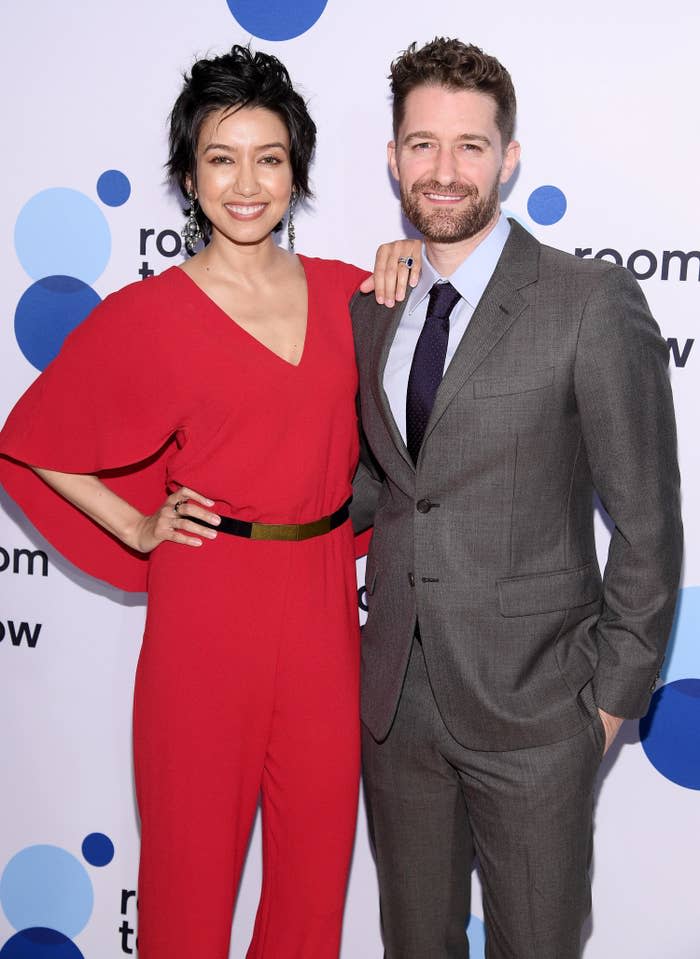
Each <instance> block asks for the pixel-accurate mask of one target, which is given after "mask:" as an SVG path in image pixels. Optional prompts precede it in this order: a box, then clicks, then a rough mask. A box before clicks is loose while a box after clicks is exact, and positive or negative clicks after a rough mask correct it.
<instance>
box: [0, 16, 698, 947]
mask: <svg viewBox="0 0 700 959" xmlns="http://www.w3.org/2000/svg"><path fill="white" fill-rule="evenodd" d="M324 8H325V9H324ZM688 10H692V5H683V7H682V6H681V4H680V3H678V4H676V3H674V2H667V3H665V4H663V5H660V4H657V3H652V2H650V0H636V2H631V0H618V2H616V3H600V2H598V0H594V2H593V3H589V4H587V5H583V6H582V5H579V6H575V5H565V4H562V3H559V2H557V3H555V2H551V3H550V2H546V0H533V2H532V3H530V4H523V3H520V2H516V0H501V3H499V4H498V5H496V6H494V5H483V4H482V5H480V6H477V5H476V4H467V3H463V2H450V0H432V2H431V3H429V4H426V3H419V2H418V0H404V2H403V3H392V4H388V3H383V4H382V3H377V2H376V0H353V2H352V3H347V2H342V0H328V2H327V4H326V3H324V2H323V0H295V2H292V0H267V2H266V3H265V4H262V3H256V2H255V0H229V3H228V4H227V2H225V0H200V2H198V3H186V2H185V0H170V2H168V3H165V2H163V0H152V2H150V3H140V2H138V3H137V2H136V0H123V2H121V3H118V2H117V0H106V2H103V3H90V2H85V0H83V2H80V0H74V2H73V3H71V4H58V3H53V2H49V0H39V2H34V3H25V4H21V5H20V4H18V5H12V9H11V10H9V9H7V10H6V11H5V16H4V18H3V19H4V24H5V32H4V35H5V41H4V43H3V46H4V51H3V52H4V56H3V58H2V61H0V71H1V72H2V77H1V78H2V88H3V90H4V91H5V104H4V109H3V116H4V123H3V127H4V131H3V132H4V143H5V146H4V149H3V151H2V158H1V159H0V163H1V164H2V177H1V179H0V182H1V183H2V184H3V194H4V195H3V204H2V209H3V216H2V221H3V229H2V235H1V237H0V256H1V262H2V264H3V283H2V289H1V291H0V302H1V303H2V313H1V315H0V351H1V355H2V376H1V378H0V416H2V417H4V415H5V414H6V413H7V412H8V411H9V409H10V408H11V406H12V404H13V402H14V400H15V399H16V397H17V396H18V395H19V394H20V393H21V392H22V391H23V390H24V389H25V388H26V387H27V386H28V384H29V383H30V382H31V381H32V380H33V379H34V377H35V376H36V375H37V367H38V366H40V365H41V363H42V362H45V359H46V358H45V356H44V354H45V353H46V350H50V348H51V347H52V346H53V347H55V346H56V344H57V342H58V341H60V338H61V335H62V334H61V332H60V331H61V324H62V323H63V322H67V321H69V320H70V316H71V315H72V314H71V310H75V309H76V307H75V304H76V303H78V302H79V303H86V302H88V300H89V298H90V289H93V290H94V291H96V293H97V295H99V296H100V297H104V296H105V295H106V294H107V293H108V292H110V291H111V290H113V289H116V288H118V287H120V286H122V285H124V284H125V283H127V282H130V281H132V280H136V279H138V276H139V270H142V272H146V271H147V270H149V269H151V270H154V271H156V272H160V271H161V270H162V269H164V268H166V267H167V266H169V265H172V264H173V263H175V262H178V259H179V258H178V256H177V255H176V256H168V255H167V254H169V253H172V252H173V250H174V247H175V245H176V242H177V234H178V233H179V230H180V229H181V226H182V217H181V214H180V207H179V202H178V198H177V197H175V196H174V194H172V193H171V191H170V190H169V189H168V188H167V186H166V185H165V184H164V174H163V162H164V160H165V156H166V145H165V130H166V126H165V119H166V116H167V114H168V111H169V109H170V106H171V104H172V102H173V100H174V97H175V96H176V94H177V92H178V89H179V86H180V79H181V73H182V71H184V70H186V69H188V68H189V66H190V64H191V62H192V60H193V59H194V58H195V57H198V56H202V55H208V54H215V53H219V52H223V51H224V50H225V48H226V47H227V46H230V44H231V43H233V42H246V41H248V40H249V39H250V38H251V36H252V43H253V46H255V47H257V48H259V49H264V50H267V51H270V52H273V53H275V54H276V55H278V56H279V57H280V58H281V59H282V60H283V61H284V62H285V63H286V65H287V66H288V68H289V70H290V72H291V74H292V77H293V78H294V80H295V82H296V83H297V85H298V86H299V87H300V89H301V90H302V92H304V94H305V95H306V96H307V97H308V99H309V102H310V108H311V111H312V114H313V116H314V118H315V120H316V122H317V124H318V127H319V147H318V152H317V158H316V163H315V166H314V169H313V184H314V188H315V192H316V200H315V201H314V203H313V204H312V205H310V206H308V207H307V208H306V209H304V210H302V211H301V212H300V213H299V215H298V217H297V247H298V249H300V250H301V251H302V252H306V253H307V254H310V255H320V256H334V257H338V258H342V259H345V260H348V261H351V262H355V263H357V264H359V265H362V266H368V265H369V264H370V263H371V262H372V258H373V251H374V248H375V247H376V245H377V244H378V243H379V242H381V241H383V240H386V239H390V238H393V237H395V236H399V235H401V234H402V233H403V230H404V225H403V223H402V219H401V216H400V211H399V207H398V203H397V200H396V195H395V192H394V190H393V187H392V184H391V182H390V178H389V174H388V171H387V167H386V157H385V144H386V141H387V140H388V139H389V137H390V105H389V98H388V83H387V81H386V75H387V73H388V65H389V62H390V60H391V59H392V58H393V57H394V56H396V54H397V53H398V52H399V51H400V50H401V49H403V48H404V47H405V46H407V45H408V43H410V42H411V41H412V40H414V39H415V40H418V41H420V42H423V41H425V40H428V39H431V38H432V37H433V36H434V35H436V34H442V35H452V36H459V37H461V38H462V39H464V40H467V41H471V42H475V43H477V44H479V45H480V46H482V47H483V48H484V49H485V50H487V51H488V52H491V53H494V54H496V55H497V56H498V57H499V59H501V60H502V62H504V63H505V64H506V65H507V66H508V68H509V69H510V71H511V74H512V76H513V79H514V82H515V86H516V91H517V93H518V100H519V123H518V131H517V135H518V138H519V139H520V141H521V143H522V148H523V159H522V164H521V167H520V170H519V173H518V174H517V176H516V178H515V181H514V184H513V185H512V188H511V189H510V191H509V193H508V195H507V196H505V197H504V206H505V207H506V209H507V210H508V211H509V212H510V213H511V214H512V215H514V216H516V217H517V218H518V219H519V220H520V221H521V222H522V223H523V224H524V225H525V226H526V227H527V228H528V229H530V230H531V231H532V232H533V233H534V234H535V235H536V236H537V237H538V238H539V239H541V240H543V241H544V242H548V243H551V244H552V245H554V246H558V247H560V248H562V249H564V250H568V251H570V252H574V251H575V250H576V249H577V248H578V249H580V250H588V251H589V252H588V254H587V255H595V254H597V253H599V252H601V251H605V250H607V251H608V252H607V253H606V254H605V255H606V256H607V257H608V258H612V259H617V260H618V262H622V263H624V264H626V265H628V266H629V267H630V268H631V269H633V270H634V271H635V272H636V273H637V275H638V276H640V278H641V279H642V283H643V287H644V291H645V293H646V295H647V297H648V299H649V301H650V304H651V307H652V310H653V312H654V313H655V315H656V317H657V319H658V321H659V323H660V325H661V328H662V331H663V333H664V335H665V336H666V337H667V338H669V339H671V340H672V341H673V342H672V344H671V345H672V350H673V355H674V358H673V359H672V370H671V372H672V380H673V386H674V392H675V396H676V404H677V413H678V424H679V438H680V451H681V466H682V470H683V477H684V517H685V523H686V535H687V547H686V559H685V572H684V582H683V585H684V587H685V588H684V591H683V594H682V605H681V610H680V614H679V617H678V619H677V626H676V630H675V635H674V644H673V652H672V655H670V656H669V657H668V661H667V667H666V670H665V673H664V676H663V679H664V680H665V684H666V685H665V687H664V688H663V690H662V693H661V694H659V695H657V697H656V698H655V715H654V719H653V722H652V724H651V726H650V727H649V728H648V729H647V728H645V727H643V728H642V739H644V743H642V742H640V728H639V724H638V723H627V724H626V725H625V726H624V727H623V731H622V733H621V735H620V737H619V741H618V742H617V743H616V745H615V747H614V748H613V749H612V750H611V753H610V754H609V756H608V757H607V758H606V760H605V762H604V765H603V768H602V770H601V776H600V795H599V803H598V813H597V827H596V855H595V862H594V919H593V921H592V922H591V923H590V927H589V929H588V930H587V941H586V945H585V950H584V955H585V959H610V957H612V956H634V957H635V959H657V957H660V959H696V957H698V956H700V932H699V931H698V928H697V881H698V878H697V877H698V863H699V862H700V828H699V827H700V815H699V813H700V746H699V745H698V744H699V743H700V649H699V647H698V643H697V640H696V635H697V625H698V624H699V623H700V554H699V550H700V535H699V533H700V529H699V528H698V527H699V526H700V512H699V510H700V505H699V503H698V494H697V492H696V491H697V489H698V480H699V478H700V475H699V474H700V463H698V458H697V457H698V454H697V443H696V441H695V437H696V418H697V414H696V406H695V404H696V403H697V402H698V398H699V396H698V393H699V391H700V387H698V385H697V380H696V379H694V373H695V370H696V364H697V363H698V362H700V359H699V357H698V348H697V347H695V346H694V325H695V323H696V322H697V312H698V306H697V304H698V300H697V291H698V281H699V279H700V253H698V252H696V251H697V248H698V239H697V223H698V212H697V207H696V197H697V161H696V158H697V156H698V150H699V149H700V135H699V133H698V126H697V104H696V100H697V90H698V86H699V80H700V77H699V76H698V73H699V71H698V58H697V49H696V47H697V37H698V28H699V27H700V17H699V16H698V15H697V14H696V13H692V12H688ZM684 11H685V12H684ZM234 14H235V16H234ZM295 33H298V34H299V35H297V36H292V34H295ZM265 37H268V39H265ZM270 37H272V39H270ZM110 170H111V171H120V173H121V174H123V176H121V177H120V176H119V175H117V174H111V175H110V176H106V177H104V178H102V179H101V180H100V183H99V185H98V179H99V178H100V176H101V174H103V173H104V172H105V171H110ZM125 178H126V179H125ZM127 180H128V185H129V187H130V193H129V196H128V198H126V192H127V191H126V181H127ZM542 188H547V189H542ZM44 191H50V192H48V193H46V192H44ZM76 191H77V192H76ZM144 230H145V231H153V232H152V233H150V234H147V235H144V234H143V233H142V231H144ZM164 231H175V232H174V233H172V232H170V233H165V232H164ZM143 264H146V266H145V267H144V266H143ZM54 275H67V276H69V277H73V278H75V280H80V281H81V283H74V288H73V287H71V288H70V289H69V288H68V287H66V283H65V281H64V283H63V286H61V285H60V283H58V285H57V284H56V282H54V283H53V286H52V282H51V281H45V282H44V283H43V284H41V283H38V284H37V281H39V280H41V279H42V278H45V277H47V276H54ZM69 286H70V284H69ZM28 291H29V292H28ZM42 295H43V296H44V300H42V299H41V296H42ZM71 295H73V296H74V299H73V300H71V299H70V296H71ZM37 303H38V304H39V306H37ZM42 303H43V304H44V308H43V311H42V308H41V304H42ZM71 303H72V304H73V305H72V306H71V305H70V304H71ZM42 323H43V325H42ZM37 324H38V326H37ZM42 357H43V359H42ZM599 525H600V530H599V531H600V549H601V554H603V555H604V551H605V545H606V533H605V529H604V526H603V524H602V523H600V524H599ZM35 549H39V550H43V551H44V552H45V557H43V556H42V555H40V554H37V555H34V556H30V555H29V554H28V553H27V552H22V550H29V551H30V552H31V551H33V550H35ZM358 573H359V579H360V582H361V580H362V573H363V564H362V562H360V564H359V567H358ZM0 599H1V602H0V728H1V729H2V738H1V740H0V742H1V743H2V745H1V746H0V751H1V752H0V763H1V765H0V768H1V769H2V774H3V788H2V793H1V795H2V805H1V807H0V876H2V878H0V905H1V906H2V911H0V957H2V959H18V957H19V959H46V957H48V956H59V955H60V959H80V956H83V957H85V959H117V957H119V956H123V955H129V954H133V951H134V933H133V927H134V920H135V912H136V910H135V901H134V896H133V895H131V891H132V890H133V889H134V888H135V884H136V874H137V851H138V832H137V825H136V817H135V808H134V801H133V795H132V788H131V756H130V708H131V688H132V681H133V673H134V668H135V664H136V659H137V656H138V649H139V643H140V632H141V628H142V624H143V619H144V605H143V602H144V599H143V597H140V596H137V597H135V598H134V597H129V596H126V595H125V594H123V593H121V592H118V591H116V590H112V589H110V588H108V587H106V586H104V585H102V584H100V583H98V582H96V581H94V580H91V579H89V578H88V577H86V576H83V575H82V574H81V573H79V572H77V571H76V570H75V569H73V568H72V567H70V566H69V565H68V564H67V563H66V562H65V561H64V560H62V559H61V557H60V556H58V555H57V554H56V553H55V552H54V551H53V550H52V549H51V548H50V547H49V546H48V545H47V544H46V543H45V542H43V541H42V540H41V538H40V537H39V536H38V535H37V534H36V532H35V531H33V529H32V527H31V526H30V525H29V524H28V523H27V521H26V520H25V519H24V518H23V517H21V515H20V514H19V512H18V511H17V510H16V508H15V507H14V506H13V505H12V504H11V503H10V502H9V501H8V500H7V499H6V498H5V497H3V496H2V494H0ZM86 837H91V838H89V839H87V840H86ZM84 840H85V842H84ZM259 879H260V868H259V837H258V834H257V829H256V833H255V835H254V838H253V842H252V844H251V849H250V854H249V858H248V864H247V867H246V872H245V876H244V879H243V883H242V887H241V892H240V895H239V899H238V904H237V909H236V915H235V921H234V934H233V942H232V947H231V953H230V955H231V957H235V959H240V957H243V956H244V955H245V950H246V946H247V942H248V937H249V933H250V931H251V929H252V922H253V917H254V912H255V907H256V903H257V895H258V885H259ZM191 881H192V882H193V883H196V882H197V881H198V877H196V876H193V877H191ZM473 913H474V915H473V918H472V920H471V921H470V939H471V941H472V945H473V951H472V955H473V957H475V959H480V957H482V956H483V926H482V924H481V922H480V919H481V917H482V911H481V903H480V899H479V895H478V884H477V891H476V894H475V897H474V902H473ZM32 927H34V928H36V927H42V928H45V929H52V930H54V934H53V940H52V942H53V945H52V944H51V942H50V941H49V940H50V938H51V937H50V936H49V934H48V933H47V934H45V936H44V940H41V937H40V936H36V935H35V936H34V937H33V938H32V937H31V936H28V935H26V934H23V933H22V930H26V929H28V928H32ZM54 947H56V948H58V947H61V948H63V950H64V951H61V952H60V954H59V953H55V952H54V951H52V949H54ZM22 950H24V951H22ZM380 955H381V947H380V939H379V933H378V909H377V898H376V882H375V878H374V868H373V864H372V860H371V856H370V853H369V849H368V843H367V838H366V827H365V821H364V814H363V812H362V810H361V813H360V822H359V827H358V836H357V845H356V851H355V859H354V865H353V871H352V876H351V882H350V889H349V895H348V903H347V912H346V920H345V933H344V944H343V953H342V956H343V959H357V957H362V959H364V957H379V956H380ZM202 959H205V957H202ZM523 959H524V957H523Z"/></svg>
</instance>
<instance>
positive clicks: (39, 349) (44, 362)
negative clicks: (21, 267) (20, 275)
mask: <svg viewBox="0 0 700 959" xmlns="http://www.w3.org/2000/svg"><path fill="white" fill-rule="evenodd" d="M100 302H101V300H100V297H99V296H98V294H97V293H95V291H94V290H93V288H92V287H91V286H88V285H87V283H83V282H82V280H77V279H76V278H75V277H74V276H45V277H44V278H43V279H42V280H37V282H36V283H32V285H31V286H30V287H29V289H28V290H25V291H24V293H23V294H22V296H21V297H20V301H19V303H18V304H17V309H16V310H15V337H16V338H17V343H18V345H19V348H20V350H21V351H22V353H23V354H24V356H25V357H26V358H27V359H28V360H29V362H30V363H31V364H32V366H35V367H36V368H37V369H38V370H44V369H46V367H47V366H48V365H49V363H50V362H51V360H53V359H54V358H55V357H56V356H58V353H59V352H60V349H61V347H62V346H63V341H64V340H65V338H66V337H67V336H68V334H69V333H70V332H71V330H74V329H75V327H76V326H79V325H80V324H81V323H82V322H83V320H84V319H85V317H86V316H87V315H88V314H89V313H90V312H91V311H92V310H94V308H95V307H96V306H97V304H98V303H100Z"/></svg>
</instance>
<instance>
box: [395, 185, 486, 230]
mask: <svg viewBox="0 0 700 959" xmlns="http://www.w3.org/2000/svg"><path fill="white" fill-rule="evenodd" d="M424 193H437V194H440V195H441V196H455V195H456V196H463V197H465V199H466V200H467V201H468V203H467V206H466V208H465V207H462V208H461V209H459V210H454V209H451V208H443V209H440V210H431V211H430V212H427V211H426V210H425V209H424V208H423V207H422V205H421V197H422V194H424ZM499 204H500V192H499V183H498V180H496V182H495V183H494V185H493V188H492V190H491V192H490V193H489V194H488V196H485V197H483V198H480V197H479V191H478V189H477V188H476V187H475V186H474V184H473V183H458V182H457V181H455V182H454V183H450V184H449V186H445V185H444V184H442V183H438V182H437V181H436V180H419V181H418V182H417V183H414V184H413V186H412V187H411V189H410V190H405V189H404V188H403V187H401V209H402V210H403V212H404V214H405V216H406V218H407V219H408V220H409V221H410V222H411V223H412V224H413V225H414V226H415V228H416V229H417V230H418V231H419V232H420V233H422V234H423V236H424V237H425V238H426V239H427V240H432V241H433V243H458V242H459V241H460V240H468V239H470V238H471V237H473V236H476V234H477V233H480V232H481V231H482V230H483V229H485V227H487V226H488V225H489V223H491V221H492V220H493V219H494V217H495V216H496V213H497V212H498V207H499Z"/></svg>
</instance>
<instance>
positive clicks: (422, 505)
mask: <svg viewBox="0 0 700 959" xmlns="http://www.w3.org/2000/svg"><path fill="white" fill-rule="evenodd" d="M432 508H433V504H432V503H431V502H430V500H429V499H419V500H418V502H417V503H416V509H417V510H418V512H419V513H429V512H430V510H431V509H432Z"/></svg>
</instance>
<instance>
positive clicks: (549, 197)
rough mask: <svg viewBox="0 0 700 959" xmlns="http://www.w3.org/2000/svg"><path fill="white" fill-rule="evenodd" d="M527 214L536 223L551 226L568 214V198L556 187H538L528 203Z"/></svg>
mask: <svg viewBox="0 0 700 959" xmlns="http://www.w3.org/2000/svg"><path fill="white" fill-rule="evenodd" d="M527 212H528V213H529V214H530V216H531V217H532V219H533V220H534V221H535V223H541V224H542V226H551V225H552V223H558V222H559V220H561V218H562V217H563V216H564V214H565V213H566V197H565V196H564V194H563V193H562V191H561V190H560V189H559V187H556V186H538V187H537V189H536V190H533V191H532V193H531V194H530V198H529V199H528V201H527Z"/></svg>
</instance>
